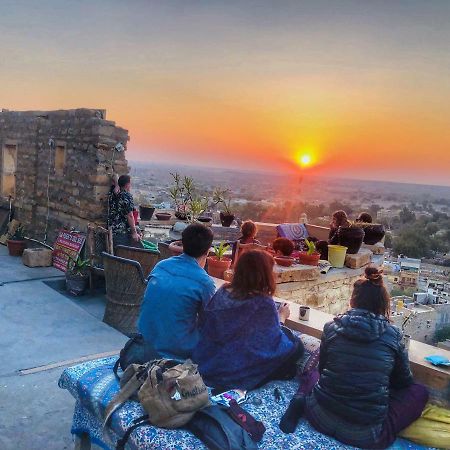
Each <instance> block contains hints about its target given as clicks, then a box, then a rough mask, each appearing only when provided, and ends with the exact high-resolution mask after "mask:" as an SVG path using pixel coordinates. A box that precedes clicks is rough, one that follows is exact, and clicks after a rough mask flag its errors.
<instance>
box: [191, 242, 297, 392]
mask: <svg viewBox="0 0 450 450" xmlns="http://www.w3.org/2000/svg"><path fill="white" fill-rule="evenodd" d="M273 264H274V261H273V258H272V256H271V255H269V254H268V253H267V252H263V251H259V250H251V251H248V252H245V253H244V254H243V255H242V256H241V257H240V258H239V259H238V262H237V264H236V267H235V271H234V277H233V281H232V282H231V283H229V284H226V285H225V286H223V287H222V288H220V289H219V290H218V291H217V292H216V294H215V295H214V296H213V297H212V298H211V300H210V301H209V302H207V303H206V305H205V306H204V309H203V312H202V313H201V316H200V324H199V332H200V339H199V342H198V344H197V347H196V348H195V349H194V352H193V359H194V361H195V362H196V363H197V364H198V368H199V372H200V374H201V375H202V377H203V380H204V381H205V383H206V384H207V385H208V386H210V387H212V388H216V389H217V390H229V389H233V388H240V389H247V390H249V389H254V388H256V387H258V386H261V385H263V384H265V383H266V382H268V381H270V380H275V379H282V380H283V379H284V380H285V379H290V378H293V377H294V376H295V374H296V362H297V360H298V359H299V358H301V356H302V355H303V353H304V348H303V344H302V343H301V341H300V339H299V338H297V337H296V336H294V335H293V334H292V333H289V332H286V331H283V328H282V326H281V324H280V322H284V321H285V320H286V319H287V318H288V317H289V314H290V311H289V306H288V305H287V304H283V305H281V306H280V308H279V310H277V307H276V305H275V302H274V301H273V298H272V295H273V294H274V292H275V280H274V276H273Z"/></svg>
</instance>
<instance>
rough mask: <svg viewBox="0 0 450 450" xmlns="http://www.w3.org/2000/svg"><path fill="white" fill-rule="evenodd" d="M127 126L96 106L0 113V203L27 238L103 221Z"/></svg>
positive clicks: (123, 164) (50, 237) (120, 168)
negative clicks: (21, 228) (23, 230)
mask: <svg viewBox="0 0 450 450" xmlns="http://www.w3.org/2000/svg"><path fill="white" fill-rule="evenodd" d="M128 140H129V137H128V131H127V130H125V129H123V128H120V127H118V126H116V124H115V122H113V121H109V120H106V111H105V110H100V109H85V108H83V109H72V110H59V111H7V110H3V111H2V112H1V113H0V149H1V151H0V207H2V208H8V207H9V201H10V200H11V203H12V207H13V210H14V217H15V218H16V219H17V220H19V221H21V222H22V223H24V225H25V227H26V232H27V233H26V234H27V236H29V237H34V238H35V239H38V240H41V241H46V242H48V243H50V244H51V243H52V242H53V241H54V239H55V237H56V234H57V231H58V229H60V228H62V227H67V228H71V227H74V228H75V229H78V230H85V229H86V225H87V224H88V223H89V222H97V223H102V222H105V219H106V215H107V201H106V196H107V192H108V190H109V187H110V184H111V174H112V171H113V169H114V171H115V172H116V173H118V174H125V173H128V171H129V168H128V165H127V160H126V159H125V150H126V145H127V141H128Z"/></svg>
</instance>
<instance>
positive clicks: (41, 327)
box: [0, 246, 450, 450]
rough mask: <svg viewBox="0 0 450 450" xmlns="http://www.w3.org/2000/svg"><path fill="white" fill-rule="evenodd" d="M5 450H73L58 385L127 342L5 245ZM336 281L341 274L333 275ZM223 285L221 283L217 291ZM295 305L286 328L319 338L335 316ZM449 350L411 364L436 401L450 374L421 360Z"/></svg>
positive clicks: (0, 380) (419, 349)
mask: <svg viewBox="0 0 450 450" xmlns="http://www.w3.org/2000/svg"><path fill="white" fill-rule="evenodd" d="M0 274H1V275H0V339H1V342H2V343H3V346H2V356H3V357H2V360H3V361H4V364H3V365H2V368H1V369H0V399H1V401H0V417H2V423H1V425H0V448H2V449H5V450H16V449H43V448H45V449H50V450H52V449H55V450H56V449H58V450H60V449H65V448H71V447H72V446H73V442H72V436H71V435H70V426H71V422H72V414H73V405H74V403H73V399H72V397H71V396H70V394H69V393H68V392H67V391H65V390H62V389H59V388H58V386H57V381H58V378H59V376H60V374H61V372H62V370H63V368H64V367H66V366H69V365H74V364H77V363H79V362H82V361H85V360H93V359H97V358H100V357H103V356H108V355H114V354H117V353H118V350H119V349H120V348H122V346H123V344H124V343H125V341H126V340H127V338H126V337H125V336H124V335H122V334H121V333H119V332H118V331H116V330H114V329H113V328H111V327H109V326H108V325H106V324H104V323H103V322H102V317H103V311H104V307H105V299H104V295H103V293H102V291H101V290H100V291H98V292H97V293H96V294H95V295H86V296H84V297H80V298H72V297H69V296H67V295H66V294H65V292H64V278H63V276H62V274H61V272H59V271H57V270H56V269H53V268H34V269H31V268H27V267H25V266H23V265H22V263H21V260H20V259H19V258H13V257H10V256H8V255H7V249H6V247H3V246H0ZM335 276H339V275H338V274H336V275H335ZM222 283H223V281H222V280H216V285H217V286H220V285H221V284H222ZM297 308H298V304H293V305H292V314H291V319H290V320H288V322H287V325H288V326H290V327H291V328H293V329H296V330H299V331H301V332H304V333H306V334H309V335H312V336H316V337H320V335H321V332H322V328H323V325H324V323H326V322H327V321H329V320H331V319H332V315H330V314H328V313H326V312H323V311H320V310H316V309H313V310H312V311H311V316H310V320H309V321H308V322H302V321H300V320H298V319H296V317H298V312H297ZM431 354H440V355H442V356H446V357H448V358H449V357H450V352H449V351H446V350H444V349H437V348H435V347H430V346H428V345H425V344H421V343H419V342H415V341H412V342H411V346H410V360H411V365H412V369H413V372H414V375H415V377H416V379H417V380H418V381H421V382H423V383H425V384H426V385H427V386H429V387H430V389H431V391H432V394H433V397H434V399H435V400H437V401H440V402H442V403H447V405H448V403H449V400H450V373H449V371H448V370H444V369H439V368H436V367H433V366H431V365H430V364H429V363H427V362H425V361H424V360H423V358H424V356H427V355H431Z"/></svg>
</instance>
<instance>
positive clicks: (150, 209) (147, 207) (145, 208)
mask: <svg viewBox="0 0 450 450" xmlns="http://www.w3.org/2000/svg"><path fill="white" fill-rule="evenodd" d="M154 212H155V207H154V206H153V205H152V204H151V203H148V204H143V205H139V215H140V216H141V220H151V218H152V216H153V213H154Z"/></svg>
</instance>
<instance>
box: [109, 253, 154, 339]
mask: <svg viewBox="0 0 450 450" xmlns="http://www.w3.org/2000/svg"><path fill="white" fill-rule="evenodd" d="M102 256H103V266H104V270H105V280H106V299H107V303H106V308H105V315H104V316H103V322H105V323H107V324H108V325H110V326H112V327H113V328H115V329H116V330H119V331H120V332H121V333H123V334H126V335H127V336H130V335H131V334H132V333H136V331H137V329H136V321H137V318H138V316H139V311H140V308H141V303H142V298H143V296H144V291H145V288H146V286H147V282H146V281H145V278H144V274H143V273H142V268H141V265H140V264H139V263H138V262H137V261H132V260H130V259H125V258H120V257H118V256H114V255H110V254H109V253H105V252H103V253H102Z"/></svg>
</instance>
